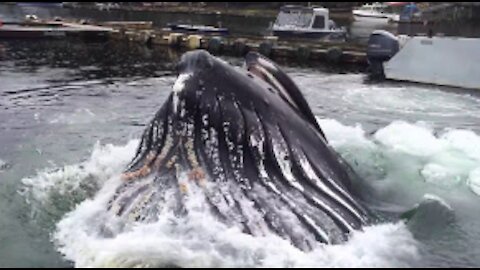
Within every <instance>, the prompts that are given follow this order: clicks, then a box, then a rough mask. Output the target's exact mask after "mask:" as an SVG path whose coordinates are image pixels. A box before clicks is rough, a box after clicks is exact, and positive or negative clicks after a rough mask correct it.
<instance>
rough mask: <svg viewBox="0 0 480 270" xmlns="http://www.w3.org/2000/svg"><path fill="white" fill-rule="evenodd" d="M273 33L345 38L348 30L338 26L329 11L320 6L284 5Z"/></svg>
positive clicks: (276, 34)
mask: <svg viewBox="0 0 480 270" xmlns="http://www.w3.org/2000/svg"><path fill="white" fill-rule="evenodd" d="M272 30H273V35H275V36H278V37H287V38H315V39H317V38H320V39H331V40H345V37H346V30H345V29H343V28H337V26H336V25H335V22H334V21H332V20H330V18H329V11H328V9H326V8H320V7H303V6H294V5H289V6H283V7H282V8H281V9H280V13H279V14H278V16H277V19H276V20H275V23H274V24H273V27H272Z"/></svg>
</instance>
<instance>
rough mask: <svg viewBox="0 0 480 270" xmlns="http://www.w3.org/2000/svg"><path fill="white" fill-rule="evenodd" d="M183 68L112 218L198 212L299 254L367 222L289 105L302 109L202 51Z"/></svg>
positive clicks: (316, 138)
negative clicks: (283, 242)
mask: <svg viewBox="0 0 480 270" xmlns="http://www.w3.org/2000/svg"><path fill="white" fill-rule="evenodd" d="M199 54H200V55H199ZM182 61H183V69H185V70H180V73H181V74H187V73H188V76H180V78H181V79H182V81H181V82H178V81H177V83H176V88H177V89H175V91H174V92H172V93H171V95H170V97H169V98H168V100H167V101H166V102H165V103H164V105H163V106H162V108H161V109H160V110H159V112H158V113H157V114H156V115H155V117H154V119H153V120H152V121H151V122H150V124H149V126H148V127H147V129H146V130H145V132H144V135H143V137H142V142H141V143H140V146H139V148H138V151H137V154H136V157H135V158H134V159H133V160H132V162H131V164H130V166H129V168H128V170H127V171H126V172H125V174H124V181H125V183H123V184H122V185H121V186H120V187H119V188H118V190H117V192H116V193H115V196H114V197H113V198H112V200H111V201H110V205H109V207H110V210H111V211H113V212H115V213H116V214H117V215H119V216H125V217H129V218H130V219H131V220H135V221H142V222H151V221H155V220H156V218H157V217H158V215H160V214H161V213H163V212H164V211H165V210H168V211H173V212H174V213H175V214H176V215H186V216H188V215H189V213H191V212H192V211H205V212H208V213H209V214H213V215H215V217H217V218H218V220H220V221H221V222H223V223H225V224H227V225H231V226H235V227H238V228H239V229H241V230H242V231H244V232H245V233H249V234H252V235H266V234H269V233H274V234H277V235H279V236H281V237H283V238H285V239H288V240H290V241H291V242H292V244H294V245H295V246H297V247H298V248H301V249H304V250H309V249H311V248H312V247H314V246H315V245H316V244H318V243H328V244H334V243H339V242H342V241H344V240H345V239H346V238H347V236H348V234H349V233H350V232H351V231H352V230H355V229H360V228H361V226H362V225H363V224H366V223H367V222H368V217H367V215H366V213H365V210H364V209H363V208H362V207H361V206H360V204H359V203H358V202H357V201H356V200H355V198H354V197H353V196H352V195H351V194H350V191H349V188H348V182H349V180H350V179H349V175H348V174H347V173H346V170H347V169H346V168H345V166H344V165H343V163H342V161H341V159H340V158H339V157H338V156H337V154H336V153H335V152H333V151H332V150H331V148H330V147H329V146H328V145H327V143H326V141H325V139H324V137H323V135H322V134H321V132H320V131H319V127H318V125H317V124H316V123H315V124H313V123H311V121H309V120H308V117H305V115H304V114H302V113H301V111H299V110H298V108H295V106H292V104H294V105H295V104H300V103H298V102H297V103H295V100H294V99H293V101H292V100H291V101H289V102H285V99H284V98H282V96H281V95H280V94H279V92H278V91H276V90H275V89H274V88H272V87H271V85H269V84H268V83H267V82H265V81H263V80H261V79H259V78H257V77H255V76H253V75H252V74H251V73H249V72H247V71H244V70H239V69H237V68H234V67H231V66H229V65H228V64H226V63H224V62H222V61H219V60H217V59H215V58H214V57H212V56H210V55H208V53H206V52H195V53H192V54H189V55H187V56H184V58H183V60H182ZM185 63H187V64H185ZM180 67H181V68H180V69H182V65H180ZM182 72H183V73H182Z"/></svg>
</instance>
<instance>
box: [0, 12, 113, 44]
mask: <svg viewBox="0 0 480 270" xmlns="http://www.w3.org/2000/svg"><path fill="white" fill-rule="evenodd" d="M113 31H114V30H113V29H112V28H110V27H100V26H95V25H84V24H77V23H67V22H62V21H58V20H54V21H44V20H39V19H38V18H37V17H36V16H35V15H27V16H26V18H25V20H24V21H23V22H4V23H2V24H1V25H0V39H38V38H67V37H81V38H85V39H95V40H105V39H107V38H108V34H109V33H110V32H113Z"/></svg>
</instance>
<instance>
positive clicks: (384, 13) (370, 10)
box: [352, 2, 400, 23]
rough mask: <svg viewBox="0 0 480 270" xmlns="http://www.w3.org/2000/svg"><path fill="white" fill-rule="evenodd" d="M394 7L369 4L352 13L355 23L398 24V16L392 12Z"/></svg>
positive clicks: (377, 3) (382, 4)
mask: <svg viewBox="0 0 480 270" xmlns="http://www.w3.org/2000/svg"><path fill="white" fill-rule="evenodd" d="M393 6H394V5H389V4H386V3H379V2H376V3H370V4H365V5H363V6H361V7H360V8H357V9H354V10H353V11H352V13H353V18H354V19H355V20H356V21H375V22H385V23H388V22H398V21H400V14H398V13H395V12H394V11H393Z"/></svg>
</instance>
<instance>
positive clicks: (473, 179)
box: [467, 167, 480, 196]
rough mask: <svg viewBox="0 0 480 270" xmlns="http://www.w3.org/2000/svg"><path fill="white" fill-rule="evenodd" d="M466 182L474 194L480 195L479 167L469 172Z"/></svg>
mask: <svg viewBox="0 0 480 270" xmlns="http://www.w3.org/2000/svg"><path fill="white" fill-rule="evenodd" d="M467 184H468V186H469V187H470V189H471V190H472V191H473V192H474V193H475V194H477V195H479V196H480V167H479V168H477V169H475V170H473V171H471V172H470V175H469V176H468V180H467Z"/></svg>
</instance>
